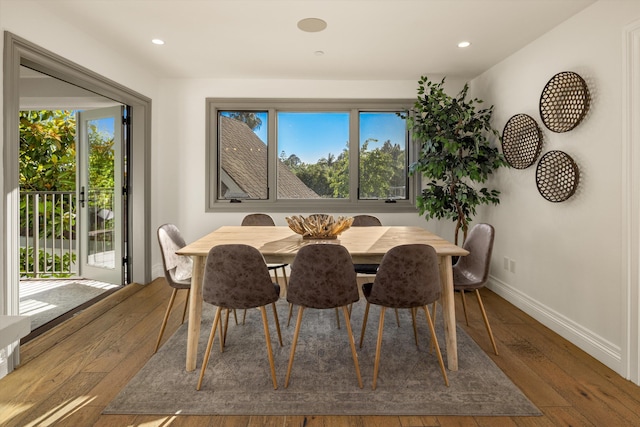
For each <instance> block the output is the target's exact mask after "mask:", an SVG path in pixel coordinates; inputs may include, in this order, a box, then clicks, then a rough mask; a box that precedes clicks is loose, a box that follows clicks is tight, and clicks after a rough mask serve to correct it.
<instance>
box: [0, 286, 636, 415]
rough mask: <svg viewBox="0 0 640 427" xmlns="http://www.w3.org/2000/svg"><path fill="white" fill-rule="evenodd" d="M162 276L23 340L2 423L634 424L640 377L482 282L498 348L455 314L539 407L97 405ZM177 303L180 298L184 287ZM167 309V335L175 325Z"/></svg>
mask: <svg viewBox="0 0 640 427" xmlns="http://www.w3.org/2000/svg"><path fill="white" fill-rule="evenodd" d="M170 293H171V290H170V288H169V287H168V286H167V285H166V284H165V282H164V279H157V280H156V281H154V282H153V283H152V284H149V285H147V286H140V285H135V284H133V285H129V286H126V287H125V288H124V289H122V290H120V291H118V292H116V293H115V294H113V295H111V296H110V297H108V298H107V299H105V300H103V301H101V302H100V303H98V304H97V305H95V306H93V307H92V308H90V309H89V310H86V311H84V312H82V313H80V314H78V315H76V316H75V317H74V318H73V319H70V320H68V321H67V322H65V323H63V324H62V325H60V326H59V327H57V328H55V329H53V330H51V331H49V332H48V333H46V334H44V335H42V336H40V337H38V338H36V339H34V340H33V341H30V342H28V343H27V344H25V345H23V346H22V347H21V354H22V364H21V365H20V367H18V369H16V370H15V371H14V372H12V373H11V374H9V375H8V376H6V377H5V378H3V379H1V380H0V425H2V426H7V427H9V426H21V427H25V426H50V425H55V426H74V427H83V426H100V427H106V426H109V427H111V426H144V427H153V426H158V427H159V426H172V427H180V426H191V427H214V426H224V427H254V426H280V427H293V426H299V427H302V426H306V427H320V426H326V427H329V426H331V427H340V426H349V427H365V426H366V427H377V426H384V427H387V426H394V427H409V426H640V415H638V414H640V387H638V386H636V385H634V384H633V383H631V382H629V381H626V380H625V379H623V378H622V377H620V376H619V375H618V374H616V373H615V372H613V371H612V370H610V369H608V368H607V367H605V366H604V365H602V364H601V363H600V362H598V361H596V360H595V359H593V358H592V357H590V356H589V355H587V354H586V353H584V352H583V351H581V350H579V349H578V348H577V347H575V346H574V345H572V344H571V343H569V342H568V341H566V340H564V339H563V338H561V337H560V336H558V335H557V334H555V333H553V332H551V331H550V330H549V329H547V328H545V327H544V326H542V325H541V324H539V323H538V322H536V321H535V320H533V319H532V318H531V317H529V316H527V315H526V314H524V313H523V312H522V311H520V310H518V309H517V308H515V307H514V306H512V305H511V304H509V303H507V302H506V301H505V300H503V299H502V298H500V297H499V296H497V295H496V294H494V293H492V292H491V291H489V290H486V289H485V290H483V291H482V298H483V301H484V303H485V307H486V309H487V312H488V315H489V317H490V321H491V325H492V328H493V331H494V334H495V337H496V341H497V344H498V350H499V352H500V356H495V354H494V353H493V350H492V347H491V343H490V341H489V338H488V336H487V333H486V330H485V329H484V325H483V323H482V319H481V317H480V314H479V312H478V310H477V304H476V303H475V302H474V301H472V299H475V298H474V297H473V296H469V297H468V302H470V303H471V304H469V307H470V323H471V326H470V327H467V326H466V325H465V324H464V317H463V316H462V307H461V304H460V300H459V298H456V304H457V310H458V314H459V316H458V317H459V319H462V321H459V322H458V323H459V324H460V325H461V326H462V327H463V328H464V329H465V330H466V331H467V332H468V333H469V334H470V335H471V336H472V337H473V338H474V339H475V340H476V342H478V344H479V345H480V346H481V347H482V348H483V350H485V351H486V352H487V354H488V355H489V356H490V357H491V358H492V359H493V360H494V361H495V363H496V364H497V365H498V366H499V367H500V368H501V369H502V370H503V371H504V372H505V373H506V374H507V375H508V376H509V377H510V378H511V379H512V380H513V382H514V383H515V384H516V385H518V387H520V389H522V391H523V392H524V393H525V394H526V395H527V396H528V397H529V398H530V399H531V400H532V401H533V402H534V403H535V404H536V405H537V406H538V408H540V410H541V411H542V412H543V413H544V416H542V417H450V416H446V417H443V416H425V417H396V416H393V417H392V416H389V417H378V416H364V417H360V416H344V417H334V416H332V417H320V416H308V417H304V416H277V417H276V416H269V417H262V416H259V417H257V416H233V417H230V416H179V415H178V416H149V415H145V416H134V415H131V416H129V415H101V412H102V410H103V408H104V407H105V406H106V405H107V403H108V402H109V401H110V400H111V399H112V398H113V397H114V396H115V395H116V394H117V393H118V392H119V391H120V389H121V388H122V387H123V386H124V385H126V384H127V382H128V381H129V379H130V378H131V377H132V376H133V375H134V374H135V373H136V372H137V371H138V370H139V369H140V368H141V367H142V366H143V365H144V364H145V362H146V361H147V360H148V359H149V357H150V356H151V354H152V352H153V349H154V346H155V340H156V338H157V333H158V330H159V327H160V323H161V321H162V317H163V315H164V310H165V307H166V303H167V302H168V299H169V295H170ZM182 294H183V295H179V297H178V300H177V302H176V304H182V303H184V293H182ZM180 317H181V310H174V311H173V314H172V316H171V318H170V320H169V324H168V326H167V331H166V332H165V338H164V339H165V340H166V339H167V338H168V337H170V336H171V334H172V333H173V332H174V331H175V329H176V328H177V327H178V326H179V323H180Z"/></svg>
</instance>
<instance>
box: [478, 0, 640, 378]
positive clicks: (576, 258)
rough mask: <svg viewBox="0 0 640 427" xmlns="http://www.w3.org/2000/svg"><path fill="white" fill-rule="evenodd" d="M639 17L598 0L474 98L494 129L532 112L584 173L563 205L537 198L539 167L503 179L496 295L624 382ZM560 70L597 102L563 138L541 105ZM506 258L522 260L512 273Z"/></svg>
mask: <svg viewBox="0 0 640 427" xmlns="http://www.w3.org/2000/svg"><path fill="white" fill-rule="evenodd" d="M639 19H640V2H637V1H600V2H598V3H595V4H594V5H592V6H590V7H589V8H587V9H585V10H584V11H582V12H581V13H579V14H578V15H576V16H574V17H572V18H571V19H569V20H568V21H566V22H565V23H563V24H562V25H560V26H559V27H557V28H555V29H554V30H552V31H550V32H549V33H547V34H545V35H544V36H543V37H541V38H539V39H538V40H536V41H535V42H533V43H531V44H530V45H528V46H527V47H525V48H524V49H522V50H520V51H519V52H517V53H516V54H514V55H512V56H511V57H509V58H507V59H506V60H504V61H503V62H501V63H500V64H498V65H496V66H494V67H493V68H492V69H490V70H488V71H487V72H485V73H484V74H483V75H481V76H480V77H478V78H477V79H475V80H474V81H473V82H472V88H473V92H474V95H477V96H480V97H481V98H483V99H485V101H486V102H488V103H489V104H494V105H495V116H494V118H495V122H494V123H495V127H496V128H498V129H503V127H504V125H505V123H506V122H507V120H508V119H509V118H510V117H511V116H513V115H514V114H518V113H526V114H529V115H530V116H532V117H534V118H535V119H536V121H537V122H538V124H539V126H540V127H541V129H542V131H543V137H544V145H543V150H542V154H544V153H545V152H547V151H549V150H562V151H565V152H566V153H568V154H569V155H570V156H571V157H573V159H574V160H575V161H576V163H577V164H578V167H579V169H580V185H579V188H578V191H577V193H576V194H575V195H574V196H573V197H571V198H570V199H569V200H567V201H566V202H563V203H551V202H548V201H546V200H545V199H544V198H543V197H542V196H541V195H540V194H539V193H538V190H537V188H536V182H535V170H536V165H533V166H531V167H529V168H528V169H525V170H517V169H502V170H501V172H500V173H498V174H497V176H496V178H495V179H494V180H493V182H492V184H495V185H496V186H497V187H499V188H500V190H501V191H502V203H501V204H500V206H499V207H498V208H491V209H483V211H482V214H481V219H482V220H483V221H487V222H490V223H492V224H494V225H495V227H496V241H495V247H494V256H493V262H492V275H493V280H492V285H491V288H492V289H493V290H495V291H497V292H498V293H500V294H502V295H503V296H505V297H506V298H507V299H509V300H511V301H512V302H514V303H515V304H516V305H519V306H520V307H521V308H523V309H524V310H525V311H527V312H528V313H529V314H531V315H532V316H533V317H535V318H537V319H538V320H540V321H541V322H542V323H544V324H546V325H547V326H549V327H550V328H551V329H553V330H555V331H557V332H559V333H560V334H561V335H563V336H565V337H567V338H569V339H570V340H571V341H572V342H574V343H575V344H577V345H578V346H580V347H582V348H583V349H585V350H586V351H587V352H589V353H590V354H592V355H593V356H594V357H596V358H597V359H599V360H601V361H602V362H603V363H605V364H606V365H608V366H610V367H611V368H613V369H614V370H616V371H617V372H619V373H621V374H623V375H626V374H627V373H626V372H624V371H625V369H626V368H624V364H625V360H623V359H624V348H625V346H626V341H625V340H626V336H625V331H626V330H627V329H626V328H627V324H626V322H627V317H626V316H627V313H626V310H625V309H624V307H625V305H626V301H625V295H626V293H625V292H626V283H625V277H626V276H625V274H624V271H623V268H624V259H625V255H626V253H625V249H624V245H625V239H624V233H625V229H624V225H623V217H624V211H623V210H624V205H625V201H624V199H623V193H622V190H621V188H622V187H623V179H624V178H625V177H624V176H623V172H622V164H623V159H622V154H623V150H624V147H623V111H622V108H623V97H622V95H623V94H622V90H623V82H622V75H623V72H622V68H623V63H624V57H623V44H624V43H623V30H624V27H625V26H627V25H628V24H630V23H632V22H633V21H637V20H639ZM561 71H574V72H577V73H578V74H580V75H581V76H582V77H583V78H584V79H585V80H586V82H587V84H588V86H589V90H590V92H591V96H592V101H591V109H590V111H589V113H588V115H587V117H586V118H585V119H584V121H583V122H582V124H580V125H579V126H578V127H576V128H575V129H574V130H572V131H570V132H567V133H560V134H558V133H553V132H551V131H549V130H548V129H547V128H546V127H545V126H544V125H543V123H542V120H541V118H540V114H539V110H538V105H539V99H540V94H541V92H542V90H543V88H544V86H545V84H546V83H547V82H548V81H549V79H550V78H551V77H552V76H553V75H555V74H556V73H558V72H561ZM636 119H637V118H636ZM504 257H508V258H510V259H513V260H515V261H516V269H515V273H511V272H508V271H507V270H505V269H504V268H503V259H504Z"/></svg>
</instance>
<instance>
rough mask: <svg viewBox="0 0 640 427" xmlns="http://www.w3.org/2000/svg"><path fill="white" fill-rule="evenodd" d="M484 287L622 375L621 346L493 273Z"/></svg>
mask: <svg viewBox="0 0 640 427" xmlns="http://www.w3.org/2000/svg"><path fill="white" fill-rule="evenodd" d="M487 288H489V289H491V290H492V291H493V292H495V293H496V294H498V295H500V296H501V297H502V298H504V299H505V300H507V301H509V302H510V303H511V304H513V305H515V306H516V307H518V308H519V309H520V310H522V311H524V312H525V313H527V314H528V315H529V316H531V317H533V318H534V319H536V320H537V321H538V322H540V323H542V324H543V325H545V326H546V327H548V328H549V329H551V330H552V331H554V332H555V333H557V334H558V335H560V336H561V337H563V338H565V339H566V340H568V341H570V342H571V343H573V344H574V345H576V346H577V347H579V348H580V349H582V350H584V351H585V352H586V353H587V354H589V355H591V356H593V357H594V358H595V359H597V360H599V361H600V362H602V363H603V364H604V365H606V366H608V367H609V368H611V369H613V370H614V371H616V372H617V373H618V374H620V375H623V366H622V350H621V348H620V347H619V346H616V345H614V344H613V343H611V342H609V341H607V340H606V339H604V338H602V337H601V336H599V335H597V334H595V333H593V332H592V331H590V330H588V329H586V328H584V327H583V326H581V325H579V324H577V323H575V322H573V321H572V320H571V319H569V318H567V317H565V316H563V315H562V314H560V313H558V312H556V311H554V310H552V309H551V308H549V307H547V306H545V305H544V304H541V303H540V302H539V301H536V300H534V299H531V298H530V297H529V296H528V295H526V294H523V293H522V292H520V291H519V290H517V289H514V288H512V287H511V286H509V285H508V284H507V283H505V282H502V281H500V280H498V279H496V278H495V277H493V276H492V277H490V279H489V283H488V284H487Z"/></svg>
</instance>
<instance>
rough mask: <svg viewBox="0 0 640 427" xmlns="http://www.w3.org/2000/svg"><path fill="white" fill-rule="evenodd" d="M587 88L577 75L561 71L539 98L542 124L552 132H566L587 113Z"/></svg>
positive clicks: (588, 97) (550, 81)
mask: <svg viewBox="0 0 640 427" xmlns="http://www.w3.org/2000/svg"><path fill="white" fill-rule="evenodd" d="M590 100H591V97H590V95H589V88H588V87H587V83H586V82H585V81H584V79H583V78H582V77H580V76H579V75H578V74H576V73H574V72H571V71H563V72H561V73H558V74H556V75H555V76H553V77H552V78H551V80H549V82H548V83H547V85H546V86H545V87H544V89H543V90H542V95H541V96H540V117H541V118H542V123H544V125H545V126H546V127H547V128H549V130H550V131H552V132H558V133H561V132H568V131H570V130H571V129H573V128H575V127H576V126H578V124H580V122H581V121H582V119H584V116H586V115H587V111H589V102H590Z"/></svg>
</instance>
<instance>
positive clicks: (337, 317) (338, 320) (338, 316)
mask: <svg viewBox="0 0 640 427" xmlns="http://www.w3.org/2000/svg"><path fill="white" fill-rule="evenodd" d="M336 322H338V329H340V315H339V312H338V308H337V307H336Z"/></svg>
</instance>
